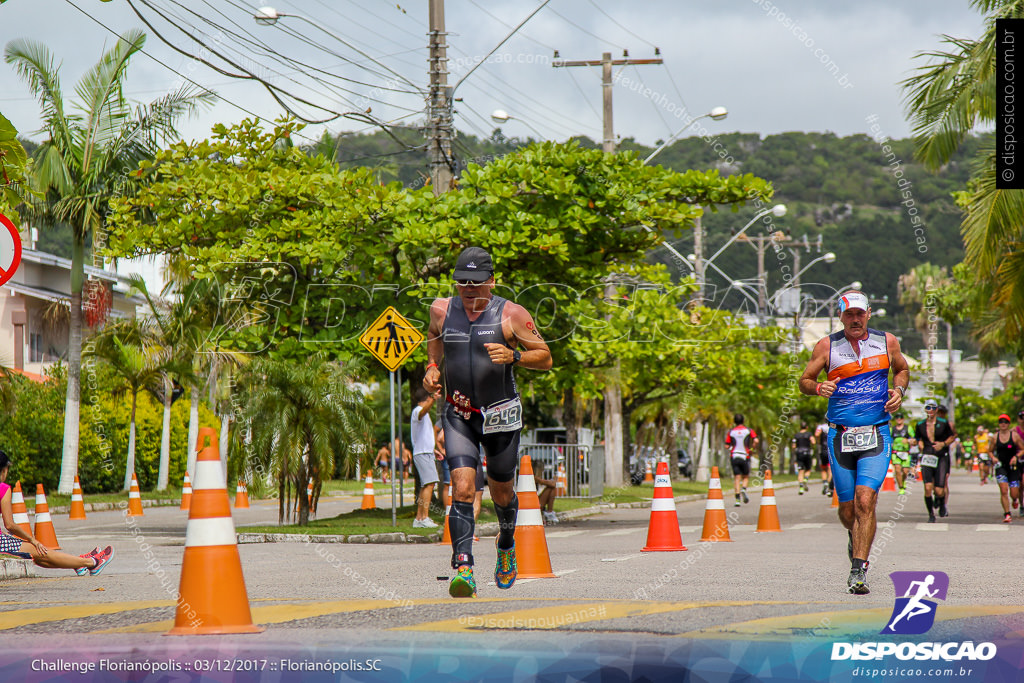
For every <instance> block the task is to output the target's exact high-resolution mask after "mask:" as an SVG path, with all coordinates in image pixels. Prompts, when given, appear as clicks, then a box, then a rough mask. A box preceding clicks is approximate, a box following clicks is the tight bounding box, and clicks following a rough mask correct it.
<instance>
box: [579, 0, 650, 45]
mask: <svg viewBox="0 0 1024 683" xmlns="http://www.w3.org/2000/svg"><path fill="white" fill-rule="evenodd" d="M588 2H589V3H590V4H591V5H593V6H594V9H596V10H597V11H598V12H600V13H601V14H603V15H605V16H606V17H608V18H609V19H611V22H612V23H613V24H615V25H616V26H618V27H619V28H621V29H622V30H623V31H625V32H626V33H628V34H629V35H631V36H633V37H634V38H636V39H637V40H639V41H640V42H642V43H647V44H648V45H650V46H651V47H653V48H654V49H655V50H657V49H658V46H657V45H655V44H654V43H652V42H651V41H649V40H647V39H646V38H644V37H643V36H638V35H637V34H635V33H633V32H632V31H630V30H629V29H628V28H626V27H625V26H623V25H622V24H621V23H619V22H618V21H617V20H616V19H615V17H613V16H612V15H610V14H608V13H607V12H605V11H604V10H603V9H601V8H600V7H599V6H598V4H597V3H596V2H594V0H588Z"/></svg>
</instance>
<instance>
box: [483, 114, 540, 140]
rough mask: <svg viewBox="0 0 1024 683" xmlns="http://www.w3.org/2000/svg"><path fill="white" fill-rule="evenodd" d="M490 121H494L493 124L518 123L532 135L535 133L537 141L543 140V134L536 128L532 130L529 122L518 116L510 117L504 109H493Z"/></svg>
mask: <svg viewBox="0 0 1024 683" xmlns="http://www.w3.org/2000/svg"><path fill="white" fill-rule="evenodd" d="M491 120H492V121H494V122H495V123H507V122H508V121H511V120H516V121H519V122H520V123H521V124H523V125H524V126H526V127H527V128H529V129H530V130H532V131H533V132H534V133H536V134H537V137H538V138H539V139H541V140H543V139H544V134H543V133H541V132H540V131H539V130H537V129H536V128H534V127H533V126H532V125H530V123H529V121H527V120H526V119H521V118H519V117H518V116H512V115H511V114H509V113H508V112H507V111H505V110H504V109H495V110H494V112H493V113H492V114H491Z"/></svg>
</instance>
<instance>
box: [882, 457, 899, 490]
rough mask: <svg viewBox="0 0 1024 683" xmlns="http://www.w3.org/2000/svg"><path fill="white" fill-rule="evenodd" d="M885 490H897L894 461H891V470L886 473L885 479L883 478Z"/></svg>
mask: <svg viewBox="0 0 1024 683" xmlns="http://www.w3.org/2000/svg"><path fill="white" fill-rule="evenodd" d="M882 490H883V491H893V492H895V491H896V476H895V475H894V474H893V471H892V463H891V462H890V463H889V471H888V472H886V473H885V479H883V480H882Z"/></svg>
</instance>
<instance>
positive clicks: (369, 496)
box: [359, 472, 447, 533]
mask: <svg viewBox="0 0 1024 683" xmlns="http://www.w3.org/2000/svg"><path fill="white" fill-rule="evenodd" d="M359 509H360V510H376V509H377V499H376V498H374V497H373V475H372V474H370V473H369V472H367V473H366V483H365V484H363V505H362V507H360V508H359ZM445 533H447V531H446V532H445Z"/></svg>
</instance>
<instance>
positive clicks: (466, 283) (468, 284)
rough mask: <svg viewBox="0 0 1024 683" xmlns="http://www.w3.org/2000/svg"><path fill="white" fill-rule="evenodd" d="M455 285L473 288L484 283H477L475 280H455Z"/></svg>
mask: <svg viewBox="0 0 1024 683" xmlns="http://www.w3.org/2000/svg"><path fill="white" fill-rule="evenodd" d="M455 284H457V285H458V286H459V287H475V286H476V285H482V284H485V283H483V282H477V281H476V280H456V281H455Z"/></svg>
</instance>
